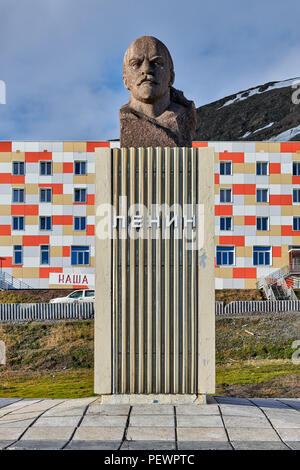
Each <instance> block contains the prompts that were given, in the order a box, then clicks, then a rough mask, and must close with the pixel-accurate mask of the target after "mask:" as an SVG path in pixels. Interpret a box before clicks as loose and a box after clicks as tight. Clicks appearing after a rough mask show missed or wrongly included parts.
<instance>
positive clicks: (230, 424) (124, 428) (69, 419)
mask: <svg viewBox="0 0 300 470" xmlns="http://www.w3.org/2000/svg"><path fill="white" fill-rule="evenodd" d="M208 401H209V403H208V404H206V405H196V404H188V405H176V406H173V405H160V404H151V405H148V404H147V405H134V406H129V405H102V404H100V402H99V398H97V397H92V398H83V399H72V400H63V399H61V400H51V399H35V400H34V399H17V398H15V399H13V398H0V449H2V450H16V449H20V450H22V449H23V450H24V449H30V450H32V449H36V450H58V449H62V450H73V449H80V450H88V449H90V450H92V449H99V450H100V449H103V450H190V451H193V450H225V449H228V450H240V449H241V450H242V449H253V450H257V449H269V450H274V449H285V450H299V449H300V399H299V398H297V399H288V398H278V399H259V398H257V399H254V398H253V399H240V398H227V397H214V398H212V397H211V398H209V399H208Z"/></svg>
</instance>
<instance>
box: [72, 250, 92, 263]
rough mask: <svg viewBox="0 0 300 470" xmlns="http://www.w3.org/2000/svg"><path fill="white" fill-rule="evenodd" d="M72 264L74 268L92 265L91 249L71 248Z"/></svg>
mask: <svg viewBox="0 0 300 470" xmlns="http://www.w3.org/2000/svg"><path fill="white" fill-rule="evenodd" d="M71 264H72V266H80V265H89V264H90V247H89V246H72V247H71Z"/></svg>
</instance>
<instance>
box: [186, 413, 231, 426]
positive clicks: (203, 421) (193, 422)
mask: <svg viewBox="0 0 300 470" xmlns="http://www.w3.org/2000/svg"><path fill="white" fill-rule="evenodd" d="M177 426H178V428H187V427H189V428H202V427H211V428H214V427H215V428H216V427H217V428H223V422H222V419H221V416H215V415H211V416H210V415H205V416H201V415H199V416H190V415H181V416H177Z"/></svg>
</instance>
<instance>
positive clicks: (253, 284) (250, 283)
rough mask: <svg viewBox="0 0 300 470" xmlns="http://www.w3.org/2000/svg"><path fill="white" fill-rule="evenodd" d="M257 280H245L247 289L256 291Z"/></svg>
mask: <svg viewBox="0 0 300 470" xmlns="http://www.w3.org/2000/svg"><path fill="white" fill-rule="evenodd" d="M256 282H257V281H256V279H245V289H256Z"/></svg>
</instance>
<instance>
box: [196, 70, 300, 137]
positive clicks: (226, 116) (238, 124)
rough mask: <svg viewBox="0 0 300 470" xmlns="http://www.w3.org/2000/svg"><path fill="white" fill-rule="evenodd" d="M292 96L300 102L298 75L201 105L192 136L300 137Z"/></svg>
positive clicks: (299, 117)
mask: <svg viewBox="0 0 300 470" xmlns="http://www.w3.org/2000/svg"><path fill="white" fill-rule="evenodd" d="M297 82H298V85H297ZM295 84H296V87H295ZM293 85H294V86H293ZM298 90H299V91H298ZM292 97H294V99H295V98H296V99H297V100H299V103H300V79H299V78H294V79H290V80H284V81H281V82H268V83H266V84H264V85H260V86H258V87H255V88H249V89H248V90H245V91H242V92H239V93H236V94H234V95H230V96H227V97H225V98H222V99H220V100H218V101H214V102H213V103H210V104H207V105H205V106H201V107H199V108H198V109H197V118H198V126H197V130H196V136H195V138H194V140H198V141H207V140H208V141H231V140H242V141H249V140H256V141H260V140H264V141H289V140H300V104H295V103H293V101H295V100H293V101H292Z"/></svg>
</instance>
